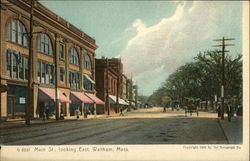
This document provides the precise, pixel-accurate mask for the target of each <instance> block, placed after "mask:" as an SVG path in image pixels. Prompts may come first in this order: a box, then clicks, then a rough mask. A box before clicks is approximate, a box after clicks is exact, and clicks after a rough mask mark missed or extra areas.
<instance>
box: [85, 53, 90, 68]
mask: <svg viewBox="0 0 250 161" xmlns="http://www.w3.org/2000/svg"><path fill="white" fill-rule="evenodd" d="M83 65H84V68H85V69H88V70H91V61H90V57H89V56H88V55H84V59H83Z"/></svg>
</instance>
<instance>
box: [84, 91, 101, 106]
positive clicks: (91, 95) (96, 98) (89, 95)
mask: <svg viewBox="0 0 250 161" xmlns="http://www.w3.org/2000/svg"><path fill="white" fill-rule="evenodd" d="M85 95H87V96H88V97H89V98H90V99H91V100H93V101H94V102H95V104H99V105H104V104H105V103H104V102H103V101H102V100H100V99H99V98H98V97H96V96H95V95H93V94H91V93H85Z"/></svg>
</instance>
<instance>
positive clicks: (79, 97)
mask: <svg viewBox="0 0 250 161" xmlns="http://www.w3.org/2000/svg"><path fill="white" fill-rule="evenodd" d="M70 99H71V100H72V103H86V104H92V103H94V101H92V100H91V99H90V98H89V97H87V96H86V95H85V94H83V93H81V92H70Z"/></svg>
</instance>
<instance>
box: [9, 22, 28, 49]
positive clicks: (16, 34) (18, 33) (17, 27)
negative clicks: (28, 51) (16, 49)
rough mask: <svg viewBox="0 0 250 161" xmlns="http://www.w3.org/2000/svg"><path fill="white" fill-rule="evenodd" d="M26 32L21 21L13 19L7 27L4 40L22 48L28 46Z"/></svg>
mask: <svg viewBox="0 0 250 161" xmlns="http://www.w3.org/2000/svg"><path fill="white" fill-rule="evenodd" d="M27 36H28V34H27V32H26V29H25V27H24V25H23V24H22V22H21V21H19V20H16V19H13V20H11V21H10V23H8V25H7V31H6V39H7V40H9V41H12V42H14V43H18V44H20V45H23V46H26V47H27V46H28V39H27Z"/></svg>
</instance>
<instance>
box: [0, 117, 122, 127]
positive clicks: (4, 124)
mask: <svg viewBox="0 0 250 161" xmlns="http://www.w3.org/2000/svg"><path fill="white" fill-rule="evenodd" d="M117 116H119V113H117V114H112V115H109V116H107V115H96V116H95V115H88V117H87V118H84V117H83V116H80V117H79V119H77V118H76V116H69V117H65V118H64V120H56V119H55V118H54V117H51V119H49V120H42V119H33V120H30V126H34V125H42V124H49V123H58V122H69V121H78V120H91V119H101V118H109V117H117ZM18 127H27V125H25V120H24V119H15V120H9V121H5V122H0V130H3V129H9V128H18Z"/></svg>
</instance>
